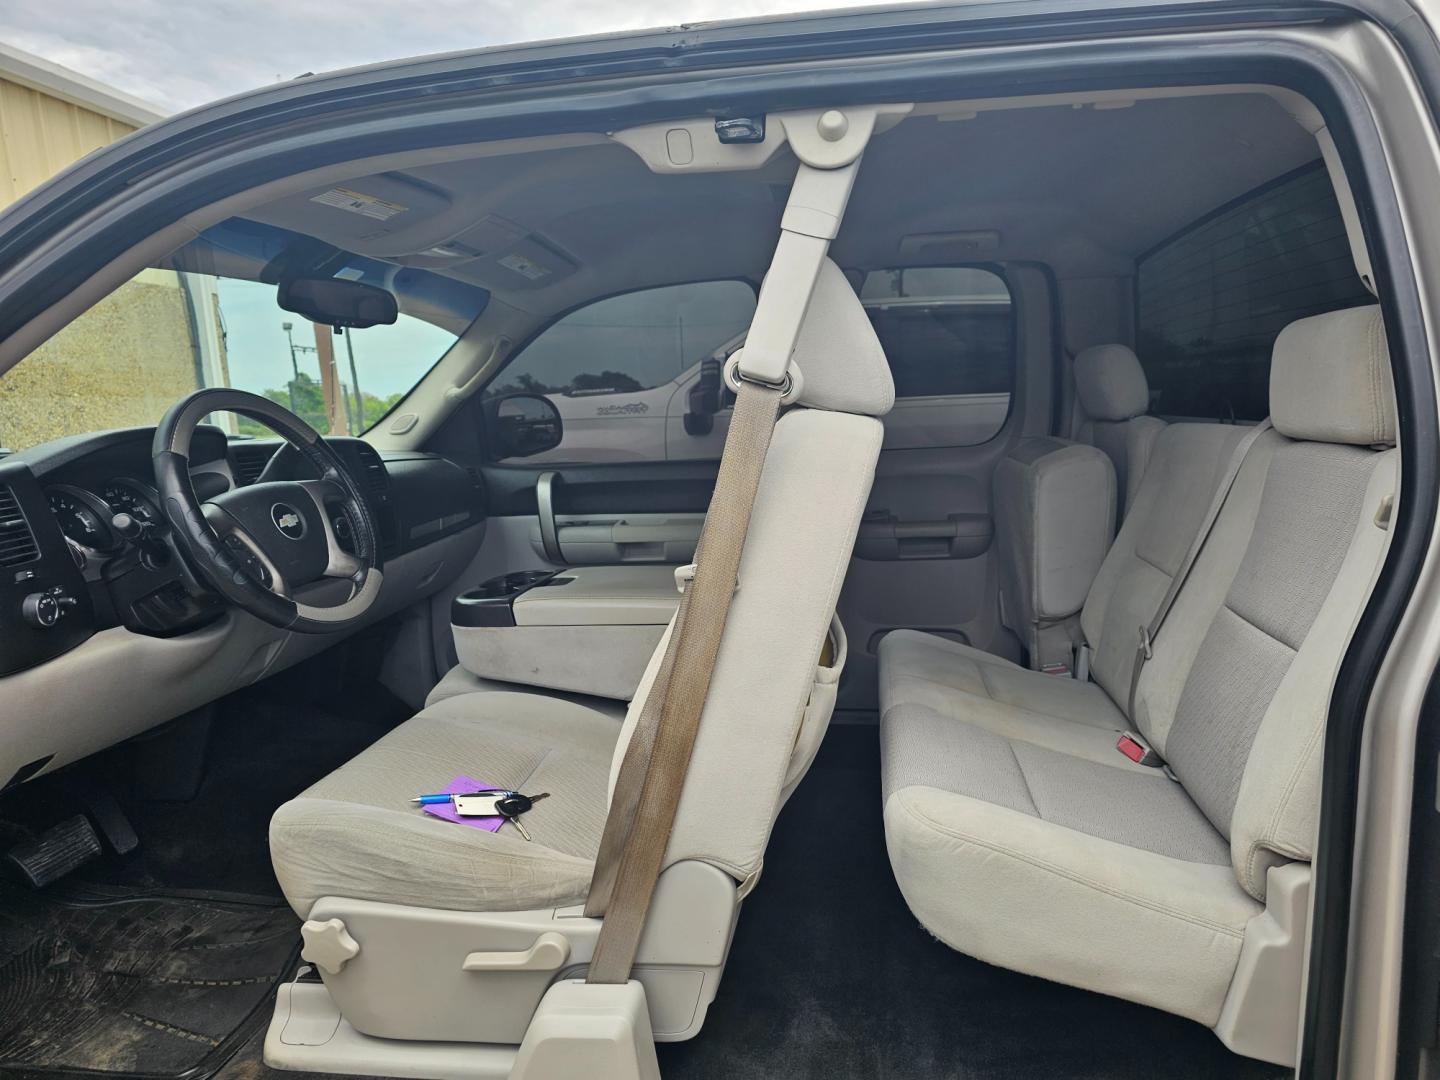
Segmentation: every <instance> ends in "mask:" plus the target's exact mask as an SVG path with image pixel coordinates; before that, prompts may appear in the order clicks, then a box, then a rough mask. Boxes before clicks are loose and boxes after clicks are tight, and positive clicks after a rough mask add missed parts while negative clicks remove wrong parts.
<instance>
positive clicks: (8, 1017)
mask: <svg viewBox="0 0 1440 1080" xmlns="http://www.w3.org/2000/svg"><path fill="white" fill-rule="evenodd" d="M297 929H298V920H297V919H296V918H295V916H294V914H293V913H292V912H291V911H290V909H289V908H287V907H281V906H276V905H273V904H254V903H233V902H223V901H216V900H212V899H201V898H193V897H182V896H146V895H140V894H135V893H131V892H127V891H126V890H123V889H105V888H96V887H92V886H73V885H64V886H59V887H55V888H51V889H48V890H45V891H44V892H32V891H28V890H26V891H21V890H20V889H18V888H10V887H5V888H4V889H3V891H0V1076H5V1077H6V1078H7V1080H10V1078H14V1080H20V1078H23V1077H29V1076H47V1075H48V1076H54V1075H55V1074H57V1073H58V1074H61V1075H66V1074H72V1073H84V1072H90V1073H95V1072H99V1073H109V1074H131V1075H134V1074H140V1075H145V1076H155V1077H181V1076H187V1075H207V1074H208V1073H210V1072H212V1071H213V1070H214V1069H215V1068H217V1067H218V1066H219V1065H221V1064H222V1063H223V1062H225V1061H226V1060H227V1059H228V1058H229V1057H231V1056H232V1055H233V1054H234V1052H235V1050H236V1049H237V1048H238V1046H240V1045H241V1044H243V1043H244V1042H245V1040H247V1039H248V1038H249V1037H250V1035H251V1033H252V1032H253V1030H254V1029H255V1027H256V1025H258V1024H259V1023H261V1022H262V1021H263V1020H265V1019H268V1014H269V1011H270V1003H271V1001H272V997H273V994H274V991H275V987H276V985H277V984H278V983H279V981H280V980H281V979H283V978H284V977H285V976H286V975H287V974H289V972H290V971H291V970H292V969H293V967H294V964H295V959H296V954H297V951H298V950H297V944H298V941H297V939H298V933H297Z"/></svg>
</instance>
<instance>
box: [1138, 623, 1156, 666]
mask: <svg viewBox="0 0 1440 1080" xmlns="http://www.w3.org/2000/svg"><path fill="white" fill-rule="evenodd" d="M1140 655H1141V656H1143V657H1145V659H1146V660H1153V659H1155V651H1154V649H1153V648H1152V646H1151V641H1150V628H1149V627H1148V626H1142V627H1140Z"/></svg>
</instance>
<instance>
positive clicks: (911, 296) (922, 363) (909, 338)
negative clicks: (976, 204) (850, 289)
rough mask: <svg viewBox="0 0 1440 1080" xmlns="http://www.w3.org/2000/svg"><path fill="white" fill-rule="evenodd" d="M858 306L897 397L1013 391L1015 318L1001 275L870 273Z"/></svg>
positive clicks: (964, 269)
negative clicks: (877, 341)
mask: <svg viewBox="0 0 1440 1080" xmlns="http://www.w3.org/2000/svg"><path fill="white" fill-rule="evenodd" d="M860 300H861V302H862V303H863V304H864V305H865V311H866V313H867V314H868V315H869V316H870V322H871V324H872V325H873V326H874V327H875V333H876V335H877V336H878V337H879V338H880V344H881V346H883V347H884V349H885V357H886V359H887V360H889V362H890V374H891V376H892V377H893V378H894V380H895V396H896V397H897V398H912V397H955V396H961V395H971V394H1009V393H1010V388H1011V385H1012V383H1013V381H1014V378H1015V334H1014V319H1013V318H1012V317H1011V305H1010V290H1009V288H1008V287H1007V286H1006V284H1005V279H1004V278H1002V277H1001V276H1000V275H999V274H996V273H995V272H993V271H991V270H986V269H984V268H982V267H976V266H915V267H907V268H905V269H901V270H872V271H870V272H869V273H868V274H866V275H865V280H864V282H863V283H862V284H861V286H860ZM1001 420H1002V422H1003V420H1004V416H1003V414H1002V416H1001Z"/></svg>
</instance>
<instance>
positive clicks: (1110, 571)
mask: <svg viewBox="0 0 1440 1080" xmlns="http://www.w3.org/2000/svg"><path fill="white" fill-rule="evenodd" d="M1375 318H1376V317H1375V316H1374V315H1373V313H1372V312H1370V311H1367V310H1363V309H1362V310H1360V311H1354V312H1351V311H1347V312H1341V313H1337V314H1333V315H1328V316H1323V317H1321V318H1320V319H1318V320H1306V321H1305V324H1299V325H1300V327H1301V329H1300V330H1299V331H1295V330H1294V328H1293V327H1292V328H1291V329H1289V330H1287V331H1285V333H1283V334H1282V335H1281V339H1280V341H1279V342H1277V345H1276V349H1275V360H1274V368H1273V373H1272V390H1271V393H1272V399H1273V400H1274V407H1275V412H1276V415H1277V417H1279V416H1283V417H1285V423H1284V425H1283V426H1282V425H1281V424H1279V423H1277V425H1276V427H1277V430H1275V431H1267V432H1265V433H1264V434H1262V435H1261V436H1260V437H1259V438H1258V439H1257V440H1255V442H1254V443H1253V445H1252V446H1250V448H1249V450H1248V452H1247V454H1246V456H1245V459H1244V463H1243V466H1242V467H1241V468H1240V470H1239V474H1238V475H1237V477H1236V479H1235V483H1234V485H1233V487H1232V488H1231V489H1230V494H1229V497H1228V499H1227V500H1226V502H1225V504H1224V507H1223V509H1222V511H1221V513H1220V515H1219V517H1218V519H1217V520H1216V523H1215V527H1214V529H1213V531H1212V532H1211V534H1210V537H1209V540H1208V542H1207V543H1206V545H1205V547H1204V549H1203V551H1202V552H1201V554H1200V557H1199V558H1198V559H1197V560H1196V562H1195V565H1194V567H1193V569H1192V571H1191V573H1190V575H1189V576H1188V578H1186V579H1185V582H1184V585H1183V587H1182V588H1181V589H1180V591H1179V593H1178V594H1177V598H1176V601H1175V604H1174V607H1173V608H1172V609H1171V611H1170V615H1169V618H1168V620H1167V621H1166V623H1165V625H1164V628H1163V630H1162V632H1161V634H1160V635H1159V637H1158V638H1157V639H1156V642H1155V648H1154V656H1153V659H1151V660H1150V661H1149V662H1148V663H1146V665H1145V666H1144V669H1143V671H1142V673H1141V675H1140V679H1139V684H1138V687H1137V693H1136V697H1135V715H1134V716H1127V715H1125V712H1124V709H1123V708H1122V706H1121V705H1120V704H1117V702H1124V701H1125V700H1126V697H1127V692H1128V686H1129V678H1130V668H1131V665H1132V664H1133V657H1134V653H1135V637H1134V633H1135V630H1136V628H1137V627H1139V626H1140V625H1142V624H1144V623H1146V622H1147V621H1148V619H1149V616H1150V614H1151V613H1153V612H1154V610H1155V605H1156V604H1158V602H1159V600H1160V598H1161V596H1163V594H1164V593H1165V591H1166V589H1167V588H1168V586H1169V582H1170V579H1171V577H1172V576H1173V575H1174V574H1175V572H1176V569H1177V568H1178V566H1179V563H1180V561H1181V559H1182V557H1183V552H1184V551H1185V550H1186V548H1187V547H1188V546H1189V544H1190V540H1191V538H1192V537H1193V536H1194V535H1195V533H1196V530H1197V529H1198V526H1199V522H1200V518H1201V517H1202V516H1203V514H1204V511H1205V508H1206V506H1207V505H1208V504H1209V502H1210V497H1211V492H1212V491H1213V490H1214V488H1215V487H1216V484H1217V482H1218V480H1219V478H1220V476H1221V475H1222V474H1223V473H1224V471H1225V465H1226V462H1227V461H1228V459H1229V457H1230V450H1231V448H1233V447H1234V445H1235V443H1236V442H1237V441H1238V440H1239V438H1240V434H1241V432H1243V430H1244V429H1241V428H1236V427H1233V426H1221V425H1203V424H1177V425H1172V426H1170V427H1168V428H1166V429H1165V431H1164V432H1163V433H1162V434H1161V436H1160V438H1159V440H1158V441H1157V444H1156V450H1155V457H1154V459H1153V460H1152V462H1151V464H1150V467H1149V469H1148V470H1147V473H1146V477H1145V480H1144V482H1143V483H1142V485H1141V487H1140V491H1139V494H1138V496H1137V498H1136V501H1135V504H1134V507H1133V509H1132V511H1131V514H1130V516H1129V517H1128V518H1127V519H1126V522H1125V524H1124V526H1123V527H1122V529H1121V532H1120V535H1119V537H1118V538H1117V539H1116V542H1115V545H1114V546H1113V547H1112V548H1111V551H1110V553H1109V555H1108V556H1107V557H1106V560H1105V564H1104V566H1103V567H1102V569H1101V571H1100V573H1099V575H1098V576H1097V578H1096V581H1095V585H1094V587H1093V588H1092V590H1091V593H1090V596H1089V598H1088V599H1087V601H1086V605H1085V608H1084V614H1083V622H1084V625H1085V630H1086V634H1087V637H1089V639H1090V640H1091V642H1092V644H1094V645H1095V646H1096V648H1095V660H1094V668H1093V670H1094V674H1095V678H1096V682H1095V683H1094V684H1091V685H1085V684H1081V683H1078V682H1075V681H1073V680H1062V679H1049V680H1046V681H1047V682H1048V684H1049V685H1048V686H1045V685H1044V684H1043V683H1041V682H1038V681H1037V682H1034V684H1033V686H1032V685H1031V684H1030V683H1029V682H1022V681H1020V680H1019V679H1018V677H1017V676H1018V675H1020V674H1025V675H1026V676H1027V678H1028V679H1032V680H1044V679H1045V677H1044V676H1038V675H1031V674H1029V673H1019V672H1017V671H1016V670H1014V669H1013V668H1011V667H1009V666H1007V665H1005V664H1003V662H995V661H993V659H992V660H989V661H987V660H983V659H981V658H980V657H981V656H982V655H983V654H976V653H974V651H973V650H965V651H961V650H959V649H958V648H957V647H956V646H954V645H953V644H950V643H946V642H941V641H940V640H939V639H936V638H933V637H929V636H928V635H920V634H913V633H908V632H904V631H901V632H896V633H892V634H891V635H889V636H888V637H887V638H886V639H885V641H884V642H883V643H882V645H881V650H880V659H881V693H882V705H883V709H884V711H883V715H882V719H881V728H882V748H883V755H884V789H885V797H886V803H885V829H886V840H887V844H888V846H889V849H890V855H891V863H892V866H893V867H894V870H895V874H896V878H897V880H898V881H899V883H900V888H901V891H902V892H903V893H904V894H905V897H906V900H907V901H908V902H909V903H910V905H911V908H912V910H913V911H914V912H915V914H916V915H917V916H918V917H919V918H920V920H921V921H922V922H923V923H924V924H925V925H926V926H927V927H928V928H929V929H930V930H931V931H932V932H934V933H935V934H936V936H937V937H939V938H941V939H942V940H944V941H946V942H949V943H950V944H952V945H953V946H955V947H956V948H959V949H962V950H964V951H966V952H968V953H971V954H973V955H975V956H978V957H980V958H982V959H985V960H988V961H990V962H992V963H997V964H1002V965H1005V966H1007V967H1012V968H1015V969H1017V970H1020V971H1026V972H1030V973H1032V974H1037V975H1043V976H1046V977H1048V978H1052V979H1056V980H1059V981H1061V982H1067V983H1072V984H1074V985H1077V986H1083V987H1087V988H1090V989H1094V990H1099V991H1103V992H1105V993H1110V994H1115V995H1117V996H1120V997H1125V998H1129V999H1131V1000H1134V1001H1138V1002H1142V1003H1144V1004H1148V1005H1154V1006H1158V1007H1160V1008H1163V1009H1168V1010H1170V1011H1172V1012H1176V1013H1179V1014H1181V1015H1183V1016H1188V1017H1191V1018H1193V1019H1196V1020H1199V1021H1201V1022H1202V1023H1207V1024H1212V1025H1213V1024H1216V1023H1217V1022H1218V1020H1219V1017H1220V1011H1221V1007H1222V1005H1223V1004H1224V1002H1225V1000H1226V993H1227V991H1228V989H1229V987H1230V984H1231V980H1232V978H1233V976H1234V974H1235V970H1236V964H1237V962H1238V960H1239V956H1240V947H1241V944H1242V942H1243V941H1244V940H1245V936H1246V934H1247V933H1248V932H1250V927H1249V922H1250V920H1251V919H1252V918H1253V917H1255V916H1256V915H1257V914H1258V913H1259V912H1260V911H1261V905H1262V904H1263V902H1264V900H1265V896H1266V885H1267V873H1268V871H1269V870H1270V869H1271V868H1272V867H1275V866H1277V865H1282V864H1284V863H1286V862H1290V861H1308V860H1309V859H1310V858H1311V857H1312V855H1313V844H1314V836H1315V832H1316V828H1317V815H1318V809H1319V790H1320V752H1321V747H1322V745H1323V742H1324V739H1323V736H1324V726H1325V717H1326V709H1327V706H1328V699H1329V695H1330V688H1331V686H1332V684H1333V681H1334V678H1335V672H1336V670H1337V669H1338V667H1339V665H1340V662H1341V659H1342V657H1343V654H1344V650H1345V647H1346V644H1347V642H1348V640H1349V637H1350V634H1351V632H1352V629H1353V627H1354V625H1355V623H1356V620H1357V619H1358V617H1359V615H1360V612H1361V609H1362V608H1363V606H1364V602H1365V599H1366V596H1367V595H1368V592H1369V589H1370V587H1371V585H1372V583H1373V581H1374V578H1375V575H1376V573H1377V572H1378V569H1379V566H1380V564H1381V561H1382V559H1383V556H1384V551H1385V545H1386V542H1387V539H1388V533H1387V532H1386V530H1385V529H1384V528H1383V527H1382V526H1381V525H1379V524H1377V512H1378V511H1379V509H1380V507H1381V506H1382V505H1383V504H1384V502H1385V500H1386V499H1388V498H1390V497H1391V496H1392V495H1393V493H1394V492H1395V484H1396V475H1397V464H1398V463H1397V460H1396V452H1395V451H1394V450H1393V449H1385V448H1384V446H1383V444H1384V443H1385V442H1386V441H1387V437H1388V438H1393V420H1392V419H1389V418H1393V404H1391V403H1389V400H1388V396H1387V395H1388V384H1387V383H1386V382H1385V380H1384V379H1383V378H1381V377H1380V372H1379V368H1378V367H1377V364H1378V363H1379V362H1378V361H1377V359H1376V354H1375V351H1374V350H1375V341H1376V338H1375V330H1374V327H1375V325H1376V323H1375ZM1306 324H1313V325H1306ZM1292 331H1293V332H1292ZM1387 370H1388V369H1387ZM1302 382H1303V383H1306V384H1307V387H1306V390H1305V394H1306V395H1307V396H1308V397H1310V398H1311V399H1313V400H1314V401H1315V402H1317V404H1316V406H1315V408H1314V410H1313V411H1312V412H1310V413H1309V414H1307V415H1306V417H1305V418H1303V419H1302V418H1301V417H1300V416H1299V415H1298V414H1297V413H1296V411H1295V410H1294V409H1293V408H1292V407H1288V406H1287V407H1282V406H1281V405H1280V403H1279V400H1278V399H1279V398H1280V396H1281V395H1285V394H1292V393H1294V392H1295V389H1296V388H1297V387H1298V386H1299V385H1300V384H1301V383H1302ZM1372 391H1373V392H1372ZM1376 395H1378V396H1376ZM1322 399H1323V402H1324V404H1323V405H1322V404H1318V403H1319V402H1321V401H1322ZM1382 399H1383V400H1382ZM1387 425H1388V427H1387ZM1302 431H1303V432H1305V433H1307V435H1308V436H1309V437H1307V438H1304V439H1300V438H1294V437H1287V435H1292V436H1293V434H1294V433H1297V432H1302ZM1097 692H1099V693H1100V694H1101V695H1102V696H1103V697H1104V699H1105V701H1106V702H1107V703H1108V706H1109V711H1108V712H1107V710H1106V708H1105V707H1102V706H1099V705H1098V704H1097V701H1096V699H1095V694H1096V693H1097ZM1107 721H1108V722H1109V723H1110V724H1111V725H1113V726H1112V728H1111V730H1108V731H1106V730H1104V725H1105V723H1106V722H1107ZM1132 725H1133V728H1134V729H1136V731H1137V732H1138V735H1139V737H1141V738H1142V739H1144V740H1146V741H1148V743H1149V745H1151V746H1152V747H1154V748H1155V749H1156V750H1157V751H1159V753H1160V754H1161V755H1163V756H1164V758H1165V759H1166V760H1167V761H1168V763H1169V766H1170V768H1171V769H1172V770H1173V773H1174V776H1175V777H1176V780H1175V781H1172V780H1170V779H1167V778H1166V777H1165V775H1164V774H1163V773H1161V772H1160V771H1158V770H1156V769H1146V768H1145V767H1143V766H1139V765H1136V764H1133V763H1132V762H1130V761H1129V760H1128V759H1127V758H1125V757H1123V756H1122V755H1121V754H1120V753H1119V752H1118V751H1117V750H1114V749H1113V747H1114V740H1115V738H1116V735H1117V732H1118V731H1119V730H1121V729H1124V728H1127V727H1130V726H1132ZM1107 744H1108V747H1109V748H1108V749H1107ZM1146 774H1148V775H1146ZM1177 781H1178V782H1177ZM1296 992H1297V993H1298V992H1299V990H1298V988H1297V990H1296Z"/></svg>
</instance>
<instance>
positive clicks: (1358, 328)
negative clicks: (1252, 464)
mask: <svg viewBox="0 0 1440 1080" xmlns="http://www.w3.org/2000/svg"><path fill="white" fill-rule="evenodd" d="M1270 419H1271V421H1272V422H1273V423H1274V424H1275V430H1276V431H1278V432H1280V434H1282V435H1288V436H1289V437H1290V438H1292V439H1306V440H1309V441H1311V442H1331V443H1353V444H1355V445H1358V446H1393V445H1394V443H1395V384H1394V382H1393V381H1392V376H1391V374H1390V351H1389V349H1388V348H1387V347H1386V345H1385V324H1384V321H1383V320H1382V319H1381V317H1380V308H1379V307H1378V306H1376V305H1369V306H1366V307H1358V308H1346V309H1345V310H1343V311H1332V312H1329V313H1328V314H1325V315H1315V316H1313V317H1311V318H1308V319H1301V320H1299V321H1298V322H1293V323H1291V324H1290V325H1289V326H1287V327H1285V329H1284V330H1282V331H1280V336H1279V337H1278V338H1276V339H1275V352H1274V355H1273V359H1272V361H1271V365H1270Z"/></svg>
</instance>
